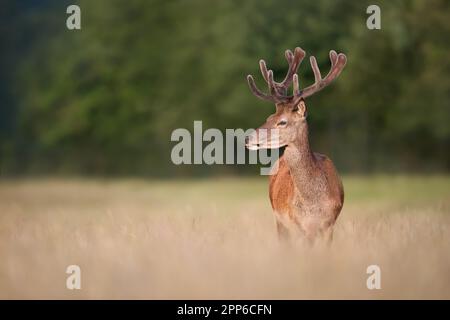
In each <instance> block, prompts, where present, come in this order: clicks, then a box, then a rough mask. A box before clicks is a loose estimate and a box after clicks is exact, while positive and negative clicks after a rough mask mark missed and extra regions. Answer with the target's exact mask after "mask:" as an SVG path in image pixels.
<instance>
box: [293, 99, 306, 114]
mask: <svg viewBox="0 0 450 320" xmlns="http://www.w3.org/2000/svg"><path fill="white" fill-rule="evenodd" d="M295 109H296V111H297V113H298V114H299V115H300V116H301V117H303V118H306V116H307V115H308V110H307V108H306V103H305V100H303V99H300V102H299V103H298V104H297V106H296V107H295Z"/></svg>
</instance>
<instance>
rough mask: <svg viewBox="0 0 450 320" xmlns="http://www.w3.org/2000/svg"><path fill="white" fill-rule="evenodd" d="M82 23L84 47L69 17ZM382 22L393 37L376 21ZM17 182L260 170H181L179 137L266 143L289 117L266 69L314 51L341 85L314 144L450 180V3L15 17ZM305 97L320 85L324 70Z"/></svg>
mask: <svg viewBox="0 0 450 320" xmlns="http://www.w3.org/2000/svg"><path fill="white" fill-rule="evenodd" d="M69 4H78V5H79V6H80V7H81V25H82V29H81V30H79V31H70V30H68V29H67V28H66V19H67V17H68V14H66V8H67V6H68V5H69ZM370 4H378V5H379V6H380V7H381V27H382V28H381V30H368V29H367V27H366V19H367V17H368V14H367V13H366V9H367V7H368V5H370ZM0 37H1V38H0V44H1V50H0V161H1V163H0V165H1V175H2V176H16V175H29V174H32V175H35V174H81V175H90V174H95V175H148V176H177V175H185V176H187V175H209V174H235V173H250V172H251V173H254V172H256V171H258V170H259V166H255V165H253V166H242V165H241V166H238V165H235V166H232V165H226V166H225V165H220V166H219V165H217V166H194V165H192V166H186V165H185V166H175V165H173V164H172V162H171V161H170V151H171V148H172V147H173V146H174V145H175V143H174V142H171V141H170V135H171V132H172V131H173V130H174V129H175V128H180V127H184V128H187V129H189V130H192V128H193V121H194V120H203V128H204V129H206V128H208V127H216V128H219V129H225V128H245V129H246V128H255V127H257V126H259V125H260V124H261V123H262V122H263V121H264V119H265V118H266V117H267V116H268V115H269V114H271V113H272V112H273V111H274V106H273V105H271V104H270V103H267V102H263V101H260V100H257V99H256V98H255V97H254V96H253V95H252V94H251V93H250V91H249V89H248V87H247V83H246V79H245V77H246V75H247V74H253V75H255V76H256V80H257V82H258V84H259V86H260V87H262V88H264V86H263V83H262V79H261V76H260V73H259V70H258V60H259V59H261V58H264V59H265V60H266V61H267V62H268V64H269V67H270V68H272V69H273V70H274V73H275V78H276V79H278V80H279V79H280V78H282V77H284V75H285V72H286V70H287V64H286V61H285V59H284V50H285V49H287V48H290V49H293V48H295V47H296V46H300V47H302V48H303V49H304V50H305V51H306V52H307V54H308V56H309V55H315V56H316V57H317V58H318V62H319V66H320V68H321V70H322V73H323V74H325V73H326V72H327V71H328V70H329V59H328V51H329V50H330V49H335V50H337V51H338V52H344V53H345V54H346V55H347V57H348V64H347V66H346V68H345V69H344V71H343V73H342V74H341V76H340V78H339V79H338V80H337V81H336V82H335V83H334V84H333V85H331V86H330V87H328V88H327V89H326V90H324V91H322V92H321V93H320V94H317V95H316V96H313V97H311V98H310V99H308V101H307V103H308V106H309V110H310V112H309V123H310V127H311V130H310V131H311V143H312V146H313V149H314V150H315V151H318V152H321V153H325V154H327V155H329V156H330V157H331V158H332V159H333V160H334V162H335V164H336V166H337V167H338V169H339V170H340V171H342V172H347V173H372V172H448V171H449V169H450V151H449V150H450V126H449V122H450V2H449V1H447V0H430V1H425V0H423V1H418V0H404V1H375V2H374V1H351V0H336V1H329V0H328V1H326V0H314V1H306V0H296V1H291V0H277V1H275V0H246V1H238V0H227V1H225V0H216V1H211V0H189V1H181V0H170V1H168V0H151V1H145V0H127V1H123V0H95V1H65V0H64V1H48V0H41V1H31V0H27V1H25V0H24V1H13V0H11V1H7V0H2V1H1V3H0ZM299 74H300V80H301V86H306V85H309V84H310V83H312V82H313V74H312V71H311V68H310V66H309V62H308V61H307V60H306V59H305V60H304V62H303V64H302V65H301V67H300V69H299Z"/></svg>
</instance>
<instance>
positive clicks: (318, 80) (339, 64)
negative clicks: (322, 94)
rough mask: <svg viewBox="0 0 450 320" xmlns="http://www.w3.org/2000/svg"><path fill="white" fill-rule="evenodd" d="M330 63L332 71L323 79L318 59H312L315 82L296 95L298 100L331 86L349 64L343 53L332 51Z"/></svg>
mask: <svg viewBox="0 0 450 320" xmlns="http://www.w3.org/2000/svg"><path fill="white" fill-rule="evenodd" d="M330 61H331V69H330V71H329V72H328V74H327V76H326V77H325V78H323V79H322V75H321V74H320V70H319V67H318V65H317V60H316V58H315V57H311V58H310V62H311V68H312V69H313V73H314V79H315V82H314V84H312V85H310V86H309V87H307V88H305V89H303V90H301V91H300V92H299V94H297V95H296V100H299V99H300V98H307V97H309V96H311V95H313V94H314V93H316V92H318V91H320V90H322V89H323V88H325V87H326V86H327V85H329V84H330V83H331V82H332V81H333V80H334V79H336V78H337V77H338V76H339V74H340V73H341V72H342V70H343V69H344V67H345V64H346V63H347V57H346V56H345V54H343V53H339V54H337V53H336V51H334V50H331V51H330Z"/></svg>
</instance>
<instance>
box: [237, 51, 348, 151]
mask: <svg viewBox="0 0 450 320" xmlns="http://www.w3.org/2000/svg"><path fill="white" fill-rule="evenodd" d="M285 56H286V60H287V62H288V64H289V69H288V71H287V74H286V77H285V78H284V80H283V81H281V82H275V81H274V79H273V72H272V70H267V66H266V63H265V61H264V60H260V61H259V67H260V69H261V73H262V75H263V78H264V80H265V81H266V82H267V84H268V87H269V94H266V93H263V92H262V91H260V90H259V89H258V88H257V87H256V84H255V81H254V80H253V77H252V76H251V75H248V76H247V81H248V85H249V87H250V90H251V91H252V92H253V94H254V95H255V96H257V97H258V98H260V99H262V100H266V101H271V102H273V103H275V106H276V112H275V113H274V114H272V115H271V116H270V117H268V118H267V120H266V122H265V123H264V124H263V125H262V126H261V127H259V128H258V129H256V130H255V132H254V133H253V134H251V135H250V136H248V137H247V138H246V141H245V142H246V146H247V148H249V149H251V150H257V149H261V148H272V149H273V148H280V147H283V146H286V145H288V144H290V143H293V142H294V141H295V139H296V136H297V132H298V131H299V129H300V128H301V127H302V126H304V125H305V124H306V117H307V108H306V104H305V100H304V99H305V98H307V97H309V96H312V95H313V94H314V93H316V92H318V91H320V90H322V89H323V88H325V87H326V86H327V85H329V84H330V83H331V82H332V81H333V80H334V79H336V78H337V77H338V76H339V74H340V73H341V71H342V69H343V68H344V66H345V63H346V62H347V58H346V56H345V55H344V54H343V53H340V54H337V53H336V51H334V50H331V51H330V60H331V69H330V71H329V72H328V74H327V76H326V77H325V78H323V79H322V75H321V74H320V70H319V67H318V66H317V61H316V58H315V57H313V56H311V57H310V63H311V67H312V70H313V73H314V78H315V82H314V84H312V85H310V86H309V87H307V88H305V89H302V90H301V89H300V86H299V82H298V75H297V69H298V67H299V66H300V63H301V62H302V60H303V58H304V57H305V52H304V51H303V50H302V49H300V48H298V47H297V48H295V50H294V53H292V51H291V50H286V53H285ZM291 84H292V85H293V94H292V95H287V90H288V88H289V87H290V86H291Z"/></svg>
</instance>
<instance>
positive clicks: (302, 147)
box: [246, 48, 347, 243]
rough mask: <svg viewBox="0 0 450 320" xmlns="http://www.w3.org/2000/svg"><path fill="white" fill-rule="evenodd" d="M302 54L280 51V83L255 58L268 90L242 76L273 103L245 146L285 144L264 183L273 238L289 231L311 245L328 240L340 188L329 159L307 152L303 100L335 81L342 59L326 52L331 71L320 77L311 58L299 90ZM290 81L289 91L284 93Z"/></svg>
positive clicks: (340, 197)
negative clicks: (283, 68) (284, 64)
mask: <svg viewBox="0 0 450 320" xmlns="http://www.w3.org/2000/svg"><path fill="white" fill-rule="evenodd" d="M304 57H305V52H304V51H303V50H302V49H300V48H295V50H294V53H292V51H290V50H286V59H287V61H288V63H289V69H288V72H287V75H286V77H285V78H284V80H283V81H282V82H275V81H274V79H273V72H272V70H267V67H266V63H265V62H264V60H261V61H260V62H259V65H260V69H261V73H262V75H263V77H264V80H265V81H266V82H267V84H268V86H269V94H266V93H263V92H261V91H260V90H259V89H258V88H257V87H256V85H255V81H254V80H253V77H252V76H251V75H249V76H247V80H248V84H249V86H250V89H251V91H252V92H253V94H254V95H255V96H257V97H258V98H260V99H263V100H266V101H271V102H273V103H275V106H276V112H275V113H274V114H272V115H271V116H270V117H268V118H267V120H266V122H265V123H264V124H263V125H262V126H261V127H259V128H258V129H256V130H255V132H254V133H253V134H251V135H250V136H248V137H246V146H247V148H249V149H252V150H257V149H261V148H272V149H273V148H281V147H285V148H284V152H283V154H282V155H281V156H280V158H279V159H278V170H277V171H276V172H275V173H273V174H272V175H271V177H270V187H269V197H270V201H271V204H272V208H273V210H274V214H275V218H276V225H277V231H278V235H279V237H280V238H289V236H290V234H292V233H295V234H298V235H302V236H304V237H306V239H307V240H308V242H309V243H313V242H314V240H315V239H316V238H317V237H318V236H323V237H325V238H326V239H327V240H328V243H329V242H331V240H332V236H333V226H334V223H335V222H336V219H337V217H338V216H339V213H340V212H341V209H342V206H343V203H344V188H343V186H342V182H341V180H340V178H339V176H338V173H337V171H336V169H335V167H334V165H333V162H332V161H331V160H330V159H329V158H328V157H326V156H324V155H322V154H319V153H314V152H312V151H311V148H310V145H309V139H308V135H309V133H308V124H307V121H306V117H307V108H306V104H305V100H304V99H305V98H307V97H309V96H311V95H313V94H314V93H316V92H318V91H320V90H322V89H323V88H325V87H326V86H327V85H329V84H330V83H331V82H332V81H333V80H334V79H336V78H337V77H338V76H339V74H340V73H341V71H342V69H343V68H344V66H345V64H346V62H347V58H346V56H345V55H344V54H342V53H340V54H337V53H336V51H334V50H332V51H330V60H331V69H330V72H329V73H328V75H327V76H326V77H325V78H323V79H322V76H321V74H320V70H319V68H318V66H317V61H316V59H315V58H314V57H311V58H310V63H311V67H312V70H313V72H314V77H315V83H314V84H313V85H311V86H309V87H307V88H305V89H303V90H301V89H300V87H299V82H298V75H297V69H298V67H299V65H300V63H301V62H302V60H303V58H304ZM291 84H292V85H293V95H287V89H288V88H289V86H290V85H291ZM273 129H277V130H273ZM263 131H264V134H263ZM276 167H277V166H275V168H276Z"/></svg>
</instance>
